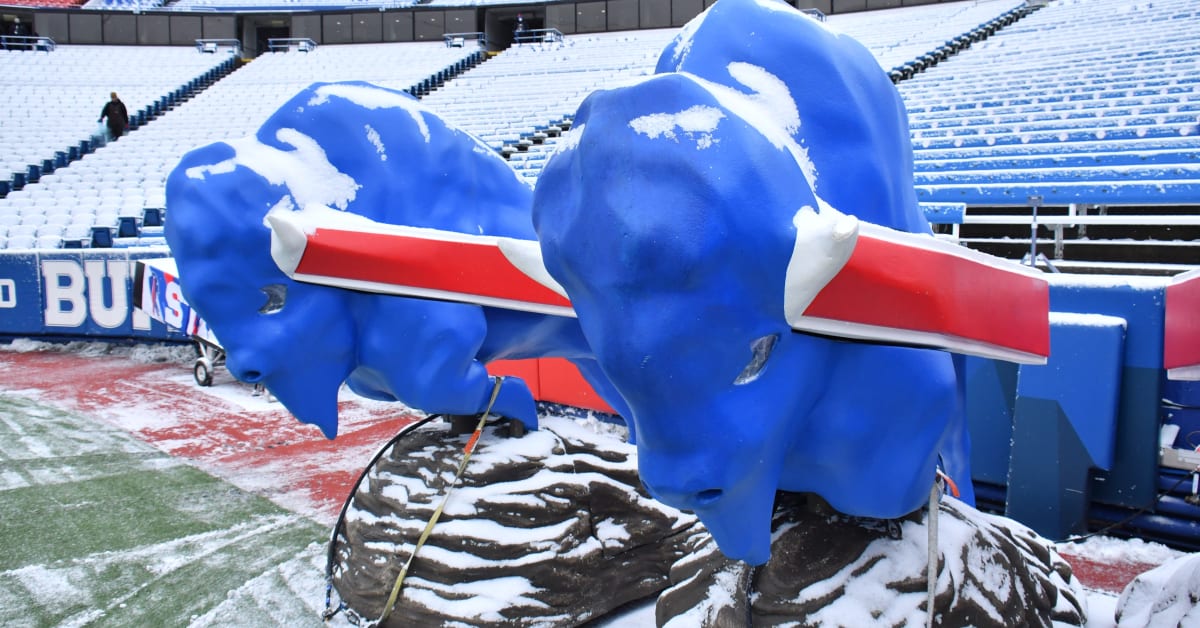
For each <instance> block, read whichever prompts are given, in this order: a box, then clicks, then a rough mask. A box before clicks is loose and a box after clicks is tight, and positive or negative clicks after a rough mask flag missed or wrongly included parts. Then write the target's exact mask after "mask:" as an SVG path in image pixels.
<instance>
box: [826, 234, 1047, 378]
mask: <svg viewBox="0 0 1200 628" xmlns="http://www.w3.org/2000/svg"><path fill="white" fill-rule="evenodd" d="M1004 263H1007V262H1004ZM1049 310H1050V291H1049V286H1048V285H1047V283H1046V281H1045V280H1043V279H1040V278H1038V277H1036V276H1035V275H1031V274H1025V273H1021V272H1013V271H1012V270H1011V269H1005V268H1003V267H1002V266H1000V265H998V264H990V263H986V262H984V261H982V260H976V259H971V257H970V256H969V255H968V254H966V253H964V254H953V253H948V252H946V251H940V250H937V249H936V248H933V247H924V246H913V245H909V244H906V243H902V242H896V241H894V240H889V239H886V238H879V237H875V236H873V235H871V234H867V233H860V234H859V237H858V243H857V245H856V246H855V248H854V253H853V254H852V255H851V257H850V260H849V261H848V262H847V263H846V266H845V267H844V268H843V269H842V271H841V272H839V273H838V274H837V275H836V276H835V277H834V278H833V279H832V280H831V281H830V282H829V284H828V285H826V286H825V288H824V289H823V290H821V292H820V293H818V294H817V297H816V298H815V299H814V300H813V302H812V304H811V305H809V307H808V309H806V310H805V311H804V316H805V317H810V316H811V317H815V318H822V319H829V320H834V321H844V322H847V323H850V324H857V325H866V326H870V327H876V328H882V329H891V330H896V331H897V332H899V333H898V334H895V335H894V336H895V340H896V341H899V342H903V334H904V333H905V332H911V333H912V334H913V335H914V341H913V344H919V345H926V346H927V345H929V342H928V341H927V339H921V338H920V337H921V336H924V337H926V338H927V337H929V336H936V337H943V338H947V339H950V340H951V341H952V342H950V343H948V347H947V348H950V349H951V350H954V349H955V348H956V347H955V346H954V344H955V342H953V341H954V340H956V339H957V340H959V341H961V342H960V344H963V345H982V346H985V347H987V346H991V347H1000V348H1003V349H1006V350H1012V351H1016V352H1019V353H1024V354H1029V355H1031V356H1041V357H1043V358H1044V357H1046V356H1048V355H1049V353H1050V326H1049V317H1048V314H1047V313H1048V312H1049ZM888 335H889V336H892V335H893V334H888ZM969 353H977V352H975V351H969Z"/></svg>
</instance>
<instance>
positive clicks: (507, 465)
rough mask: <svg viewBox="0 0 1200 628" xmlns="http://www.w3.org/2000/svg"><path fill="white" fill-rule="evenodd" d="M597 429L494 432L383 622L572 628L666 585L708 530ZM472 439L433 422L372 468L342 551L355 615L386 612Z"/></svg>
mask: <svg viewBox="0 0 1200 628" xmlns="http://www.w3.org/2000/svg"><path fill="white" fill-rule="evenodd" d="M602 427H603V424H599V423H596V422H591V423H587V422H578V421H574V420H571V419H560V418H544V419H543V426H542V429H540V430H538V431H536V432H530V433H528V434H525V435H524V436H522V437H520V438H507V437H505V436H503V435H500V434H497V431H498V429H499V430H503V429H505V428H492V427H489V428H487V429H486V431H485V433H484V435H483V436H482V438H481V439H480V441H479V445H478V448H477V449H476V451H475V454H474V455H473V457H472V458H471V460H470V462H469V464H468V465H467V468H466V472H465V473H464V475H463V477H462V480H461V481H460V484H459V486H458V487H457V488H456V489H454V491H453V492H452V494H451V498H450V500H449V502H448V503H447V505H446V509H445V512H444V513H443V514H442V516H441V518H440V520H439V522H438V524H437V525H436V526H435V527H434V529H433V533H432V535H431V536H430V538H429V540H428V541H427V543H426V545H425V546H424V547H423V548H422V549H421V551H420V552H419V553H418V555H417V557H416V559H415V560H414V561H413V564H412V567H411V568H410V570H409V573H408V576H407V577H406V579H405V584H404V587H403V589H402V591H401V595H400V598H399V601H398V603H397V604H396V606H395V610H394V611H393V612H392V615H391V616H390V617H389V618H388V621H387V622H386V625H389V626H443V625H449V624H453V623H455V622H459V623H458V624H457V625H470V626H574V625H578V624H581V623H584V622H586V621H588V620H590V619H593V618H596V617H599V616H602V615H604V614H606V613H608V612H609V611H611V610H613V609H615V608H617V607H619V606H621V605H623V604H625V603H628V602H631V601H634V600H639V599H642V598H645V597H647V596H652V595H654V594H656V593H658V592H659V591H661V590H662V589H664V588H666V587H667V585H668V575H669V571H670V566H671V565H672V564H674V563H675V562H676V561H677V560H678V559H679V558H681V557H682V556H683V555H684V553H685V552H686V551H687V550H688V549H689V548H691V547H693V546H695V545H698V544H700V543H702V542H703V539H704V538H707V533H706V532H705V531H704V528H703V527H702V526H701V525H700V524H699V523H698V522H697V521H696V519H695V518H694V517H693V516H691V515H686V514H683V513H680V512H679V511H677V510H675V509H672V508H669V507H667V506H664V505H662V504H660V503H658V502H657V501H655V500H653V499H651V498H650V497H649V496H647V495H646V494H645V492H644V490H643V489H642V488H641V485H640V483H639V481H638V476H637V461H636V454H635V450H634V447H633V446H631V445H629V444H627V443H625V442H623V441H622V440H620V439H619V438H617V437H614V436H612V435H610V434H604V433H598V432H602V431H603V430H602V429H601V428H602ZM466 442H467V436H453V435H451V434H450V428H449V426H448V425H447V424H446V423H442V422H438V423H433V424H430V425H429V426H426V427H424V428H421V429H419V430H416V431H414V432H413V433H412V434H411V435H409V436H407V437H405V438H403V439H402V440H401V441H399V442H398V443H397V444H396V445H395V447H394V448H393V449H392V451H390V452H388V453H387V454H385V455H384V456H383V457H382V458H380V460H379V462H378V463H377V464H376V466H375V467H374V468H373V469H371V471H370V473H369V475H368V477H367V480H365V481H364V482H363V484H362V486H361V487H360V489H359V491H358V493H357V494H356V495H355V497H354V500H353V502H352V503H351V504H350V507H349V509H348V512H347V516H346V523H345V529H344V533H343V534H341V535H339V537H338V538H337V540H336V547H335V552H336V553H335V556H336V560H335V565H336V569H335V571H334V586H335V589H336V590H337V592H338V594H339V595H340V596H341V597H342V599H343V600H344V601H345V602H346V603H347V604H348V605H349V607H350V608H351V609H352V610H353V611H354V612H356V613H358V614H359V615H361V616H363V617H365V618H367V619H375V618H377V617H379V615H380V612H381V611H382V609H383V606H384V604H385V602H386V601H387V597H388V594H389V593H390V592H391V589H392V585H393V582H394V581H395V578H396V575H397V573H399V570H400V567H401V566H402V565H403V563H404V562H405V561H406V560H407V559H408V556H409V553H410V552H411V551H412V548H413V546H414V544H415V543H416V541H417V538H418V537H419V536H420V534H421V531H422V530H423V529H424V527H425V524H426V522H427V521H428V520H429V518H430V517H431V516H432V514H433V511H434V509H435V508H436V507H437V506H438V504H439V503H441V500H442V495H443V492H444V487H445V486H447V485H448V484H449V483H450V482H451V481H452V479H453V477H454V472H455V470H456V469H457V467H458V464H459V462H460V461H461V460H462V456H463V447H464V445H465V444H466Z"/></svg>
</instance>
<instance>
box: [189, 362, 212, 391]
mask: <svg viewBox="0 0 1200 628" xmlns="http://www.w3.org/2000/svg"><path fill="white" fill-rule="evenodd" d="M192 375H193V376H195V378H196V383H197V384H199V385H201V386H212V383H213V374H212V362H210V361H209V360H208V358H200V359H198V360H196V363H195V364H194V365H192Z"/></svg>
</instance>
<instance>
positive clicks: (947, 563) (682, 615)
mask: <svg viewBox="0 0 1200 628" xmlns="http://www.w3.org/2000/svg"><path fill="white" fill-rule="evenodd" d="M813 501H815V500H813ZM774 526H775V536H774V541H773V543H772V548H771V549H772V555H771V560H770V561H768V562H767V563H766V564H765V565H763V566H761V567H757V568H753V567H750V566H748V565H746V564H745V563H741V562H734V561H730V560H728V559H727V558H725V557H724V556H723V555H721V553H720V552H718V551H717V549H716V546H715V545H714V544H712V543H711V542H710V543H708V544H707V546H705V547H704V548H703V549H701V550H699V551H697V552H696V553H695V554H693V555H692V556H690V557H688V558H686V559H684V560H682V561H680V562H679V563H678V564H676V565H675V567H674V568H673V569H672V570H671V581H672V583H673V586H672V587H671V588H670V589H668V590H667V591H665V592H664V593H663V594H662V595H661V596H660V597H659V601H658V607H657V618H658V624H659V625H660V626H668V627H670V628H697V627H699V626H722V627H724V626H728V627H735V626H736V627H739V628H741V627H744V626H750V625H753V626H755V627H756V628H757V627H760V626H785V625H786V626H845V627H847V628H851V627H854V628H856V627H860V626H912V627H921V626H925V625H926V619H927V616H926V606H927V598H928V596H927V591H926V582H927V579H926V566H927V564H928V530H927V528H926V527H925V514H924V512H923V511H922V512H917V513H914V514H913V515H911V516H909V517H908V518H906V519H901V520H893V521H887V522H884V521H878V520H860V519H853V518H849V517H845V516H841V515H837V514H834V513H832V512H830V511H829V510H828V509H827V507H823V506H822V505H821V504H810V503H808V501H807V500H806V499H805V498H804V497H803V496H799V495H783V496H781V498H780V503H779V504H778V505H777V507H776V516H775V524H774ZM938 549H939V554H940V558H939V563H938V577H937V588H936V611H935V616H934V622H933V625H935V626H945V627H960V626H976V627H980V628H983V627H993V626H994V627H996V628H1009V627H1011V626H1082V625H1084V624H1085V623H1086V607H1085V602H1084V597H1083V593H1082V590H1081V589H1080V587H1079V584H1078V581H1077V580H1076V579H1075V578H1074V576H1073V575H1072V574H1071V567H1070V565H1068V564H1067V563H1066V562H1065V561H1064V560H1063V559H1062V558H1061V557H1060V556H1059V555H1058V554H1057V552H1055V551H1054V548H1053V545H1052V544H1051V543H1050V542H1049V541H1047V540H1045V539H1043V538H1041V537H1039V536H1037V535H1036V534H1035V533H1034V532H1033V531H1032V530H1030V529H1028V528H1026V527H1025V526H1022V525H1021V524H1018V523H1016V522H1013V521H1011V520H1008V519H1004V518H1001V517H993V516H991V515H986V514H983V513H980V512H978V511H976V510H975V509H973V508H970V507H968V506H966V505H964V504H963V503H962V502H959V501H957V500H954V499H952V498H946V499H945V500H944V501H943V502H942V504H941V508H940V515H939V517H938Z"/></svg>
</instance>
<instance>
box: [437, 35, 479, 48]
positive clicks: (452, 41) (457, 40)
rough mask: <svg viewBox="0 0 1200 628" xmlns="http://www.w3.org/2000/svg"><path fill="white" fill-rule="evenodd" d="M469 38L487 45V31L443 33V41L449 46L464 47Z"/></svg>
mask: <svg viewBox="0 0 1200 628" xmlns="http://www.w3.org/2000/svg"><path fill="white" fill-rule="evenodd" d="M468 39H473V40H476V41H478V42H479V45H480V46H487V33H479V32H476V33H446V34H445V35H442V41H445V42H446V47H447V48H462V47H463V45H464V44H465V43H466V41H467V40H468Z"/></svg>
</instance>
